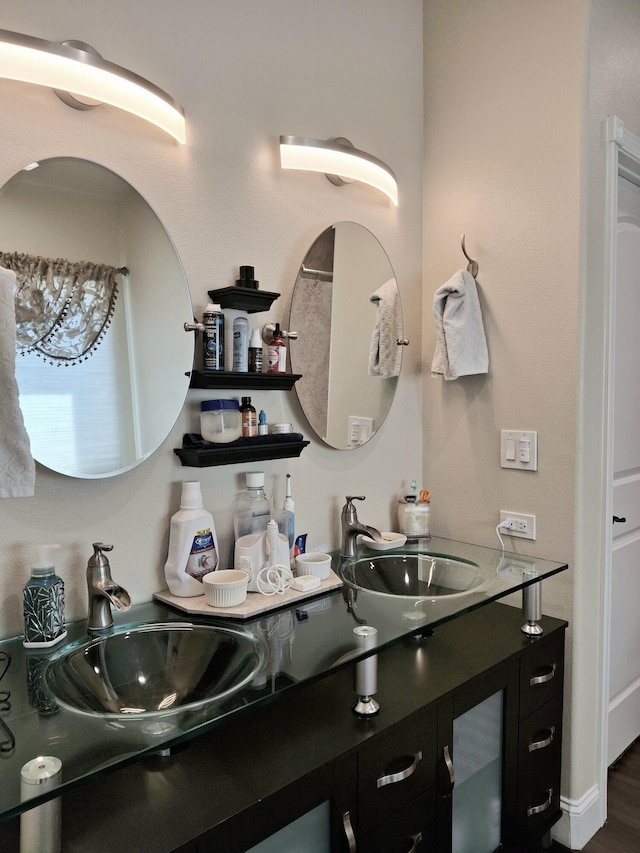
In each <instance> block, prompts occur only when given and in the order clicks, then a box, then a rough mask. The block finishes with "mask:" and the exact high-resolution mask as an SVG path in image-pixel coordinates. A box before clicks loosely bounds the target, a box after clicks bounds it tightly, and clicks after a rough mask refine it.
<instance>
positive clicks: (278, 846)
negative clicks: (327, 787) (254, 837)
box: [247, 801, 331, 853]
mask: <svg viewBox="0 0 640 853" xmlns="http://www.w3.org/2000/svg"><path fill="white" fill-rule="evenodd" d="M330 819H331V816H330V808H329V802H328V801H327V802H325V803H320V805H319V806H317V808H315V809H312V810H311V811H310V812H307V813H306V814H303V815H302V817H299V818H298V820H294V821H293V823H290V824H288V826H285V827H283V828H282V829H281V830H280V831H279V832H275V833H274V834H273V835H271V836H270V837H269V838H265V840H264V841H261V842H260V843H259V844H256V845H255V847H252V848H251V849H250V850H248V851H247V853H283V852H284V851H285V850H291V851H293V850H301V851H302V850H304V851H305V853H331V840H330V828H329V821H330Z"/></svg>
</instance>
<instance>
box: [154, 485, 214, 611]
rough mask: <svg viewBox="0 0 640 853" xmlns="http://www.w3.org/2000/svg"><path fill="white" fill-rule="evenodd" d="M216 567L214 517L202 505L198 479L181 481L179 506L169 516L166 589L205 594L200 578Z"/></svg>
mask: <svg viewBox="0 0 640 853" xmlns="http://www.w3.org/2000/svg"><path fill="white" fill-rule="evenodd" d="M217 568H218V541H217V538H216V529H215V526H214V524H213V517H212V515H211V513H210V512H207V510H206V509H205V508H204V506H203V503H202V490H201V488H200V483H199V482H198V481H197V480H194V481H189V482H186V483H183V484H182V496H181V498H180V509H179V510H178V512H176V513H174V515H172V516H171V527H170V530H169V553H168V555H167V562H166V563H165V567H164V574H165V578H166V581H167V586H168V587H169V592H170V593H171V594H172V595H176V596H178V597H179V598H189V597H192V596H196V595H204V587H203V585H202V578H203V577H204V575H206V574H207V573H208V572H213V571H215V570H216V569H217Z"/></svg>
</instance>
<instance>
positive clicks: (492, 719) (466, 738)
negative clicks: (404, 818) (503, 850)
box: [452, 690, 504, 853]
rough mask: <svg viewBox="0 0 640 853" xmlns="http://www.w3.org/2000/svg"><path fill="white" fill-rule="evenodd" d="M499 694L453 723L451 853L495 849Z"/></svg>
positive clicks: (499, 815)
mask: <svg viewBox="0 0 640 853" xmlns="http://www.w3.org/2000/svg"><path fill="white" fill-rule="evenodd" d="M503 694H504V691H502V690H499V691H498V692H497V693H494V694H493V696H490V697H489V698H488V699H485V701H484V702H481V703H480V704H479V705H476V706H475V707H474V708H471V709H470V710H469V711H467V712H466V713H465V714H462V715H461V716H459V717H456V718H455V719H454V721H453V761H454V766H455V786H454V789H453V827H452V828H453V845H452V849H453V850H454V851H455V853H493V851H494V850H496V849H497V848H498V847H499V846H500V842H501V837H500V835H501V833H500V824H501V818H502V763H503V755H502V743H503V724H502V716H503V711H502V709H503V700H504V695H503Z"/></svg>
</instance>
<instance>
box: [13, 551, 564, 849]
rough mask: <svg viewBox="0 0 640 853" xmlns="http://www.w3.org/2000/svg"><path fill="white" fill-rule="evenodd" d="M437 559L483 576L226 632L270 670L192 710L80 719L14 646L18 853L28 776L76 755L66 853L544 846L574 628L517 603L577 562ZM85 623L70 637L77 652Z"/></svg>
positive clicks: (324, 603)
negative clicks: (454, 588)
mask: <svg viewBox="0 0 640 853" xmlns="http://www.w3.org/2000/svg"><path fill="white" fill-rule="evenodd" d="M409 550H410V549H409ZM428 550H429V552H430V553H440V554H448V555H451V554H453V553H455V555H456V557H457V558H458V559H460V560H461V561H462V562H463V563H464V562H466V563H468V564H470V565H473V566H476V567H478V568H479V569H480V571H481V574H482V579H483V580H482V583H479V584H476V585H475V586H474V587H473V589H471V590H470V591H469V592H459V593H456V592H452V593H451V594H449V595H448V596H445V597H443V598H441V599H440V600H437V598H431V599H429V598H426V597H425V598H421V599H420V600H417V599H415V598H413V599H412V598H410V597H408V596H389V595H380V594H378V593H375V592H369V591H367V590H363V589H358V588H355V587H353V586H351V585H349V584H345V586H344V587H343V588H342V589H340V590H337V591H334V592H331V593H329V594H327V595H324V596H322V597H319V598H310V599H308V600H307V601H305V602H302V603H297V604H296V605H295V606H293V607H290V608H288V609H287V608H284V609H280V610H275V611H273V613H271V614H267V615H266V616H264V615H263V616H262V618H260V619H256V620H247V621H245V622H236V621H233V622H232V623H230V622H229V620H226V621H225V620H217V621H218V623H219V624H223V623H224V625H225V626H226V627H229V626H230V625H231V626H232V627H233V628H234V629H237V630H239V631H241V632H247V633H248V634H249V635H251V636H252V637H253V638H254V639H255V640H256V641H257V643H258V645H259V647H260V648H261V649H262V651H263V654H262V656H261V659H260V666H259V669H258V670H257V671H256V674H255V677H253V678H252V680H251V681H250V683H248V684H244V685H243V686H242V687H241V688H239V689H238V690H237V691H235V692H231V693H229V694H228V695H227V696H225V698H224V699H222V700H219V701H214V702H208V703H202V704H198V705H196V706H193V707H191V708H190V709H185V710H183V711H181V712H180V713H175V714H167V715H149V716H144V715H143V716H141V717H138V718H134V717H133V716H129V717H128V718H127V717H126V715H125V714H96V713H88V712H86V711H85V712H78V711H76V710H72V709H71V708H70V707H68V706H67V702H66V701H62V702H60V701H57V699H56V697H54V696H53V695H52V694H51V690H50V687H47V684H48V682H47V676H46V669H47V666H48V665H49V664H48V663H47V662H46V661H43V660H42V657H41V656H36V657H37V660H36V659H35V658H34V657H33V656H30V655H29V654H28V653H26V652H23V651H22V647H21V644H20V642H19V640H13V641H7V642H5V643H2V644H0V648H3V649H6V650H9V651H10V652H11V655H12V662H11V666H10V667H9V670H8V672H7V673H6V675H5V677H4V679H3V682H2V688H3V689H5V688H6V689H8V690H10V691H11V709H10V711H9V712H8V713H7V712H5V713H3V715H2V719H3V721H4V722H5V724H6V725H7V726H9V727H10V728H11V731H12V733H13V737H14V739H15V746H14V748H13V751H9V752H5V753H4V754H3V755H2V758H3V759H4V760H3V761H2V762H1V763H0V777H1V781H2V785H0V807H1V809H2V814H3V817H4V822H2V823H0V839H1V841H2V844H1V847H2V850H3V851H13V850H16V851H17V850H18V849H19V847H18V845H19V842H18V830H19V814H20V812H21V811H23V810H24V809H25V804H21V803H20V786H19V776H20V768H21V767H22V765H23V764H24V763H25V762H26V761H28V760H29V759H31V758H33V757H34V755H37V754H51V755H56V756H58V757H59V758H60V759H61V760H62V762H63V783H62V787H61V788H60V789H57V791H56V792H54V793H59V794H60V795H62V815H63V850H64V851H65V853H75V851H78V853H79V851H83V853H84V851H87V850H96V851H99V850H109V851H110V853H117V851H127V853H129V851H131V850H132V849H135V850H136V853H142V851H149V853H161V851H180V853H203V851H214V850H215V851H217V850H220V851H225V853H233V851H238V853H240V851H246V850H249V849H251V848H252V847H253V846H254V845H260V844H261V842H264V840H265V839H271V840H270V841H266V842H264V846H258V848H257V850H259V851H262V850H264V851H267V850H279V851H285V850H302V849H304V850H305V852H306V853H307V852H308V853H313V851H316V850H317V851H321V850H332V851H348V853H352V851H358V852H359V853H361V852H362V851H376V853H383V851H396V850H402V851H409V850H415V851H427V850H428V851H439V853H440V852H441V851H442V852H443V853H451V851H455V853H462V851H466V850H469V851H473V853H481V851H484V850H486V851H493V850H495V849H496V848H497V847H498V846H499V845H502V847H501V849H503V850H504V851H506V853H509V851H510V853H524V851H537V850H538V849H540V846H541V845H542V844H543V842H544V841H545V839H546V838H547V837H548V832H549V830H550V828H551V827H552V826H553V824H554V823H555V822H556V820H557V819H558V818H559V816H560V806H559V803H560V790H559V785H560V760H561V744H562V687H563V660H564V633H565V629H566V623H565V622H564V621H561V620H558V619H554V618H551V617H545V616H543V617H541V618H540V620H539V621H538V623H537V626H538V629H539V630H540V631H541V632H542V633H539V634H537V635H534V636H530V635H527V634H525V633H523V632H522V630H521V628H522V627H523V623H524V618H523V614H522V611H521V610H520V609H519V608H518V607H512V606H507V605H504V604H500V603H498V599H500V598H502V597H504V596H506V595H508V594H509V593H511V592H514V591H516V590H520V589H522V588H523V587H524V586H530V585H531V584H534V583H540V582H541V581H542V580H543V579H544V578H546V577H549V576H551V575H553V574H556V573H558V572H561V571H563V570H565V569H566V568H567V566H566V565H563V564H560V563H551V562H549V561H544V560H537V559H536V560H533V559H531V558H524V557H521V556H517V557H516V556H515V555H509V554H506V555H502V554H500V553H499V552H497V551H493V550H492V549H487V548H479V547H478V546H471V545H464V544H463V543H452V542H446V541H445V540H432V541H431V543H429V548H428ZM363 556H366V555H363ZM335 559H336V563H335V564H334V566H335V568H339V562H340V559H339V558H338V557H336V558H335ZM523 573H524V574H523ZM525 578H526V579H525ZM167 621H168V622H171V623H173V622H175V623H180V622H184V621H185V620H184V614H179V613H176V612H172V611H171V610H169V609H168V608H166V607H163V606H160V605H159V604H148V605H140V606H137V607H135V608H133V609H132V611H130V612H129V613H126V614H120V615H119V618H118V619H117V623H118V624H119V625H120V626H122V625H127V624H129V625H130V624H132V623H141V622H142V623H144V622H153V623H156V622H167ZM210 623H211V620H209V621H208V624H210ZM118 624H117V626H116V633H118V632H120V631H121V628H120V627H118ZM364 624H366V625H369V626H375V627H376V629H377V640H376V644H375V646H373V647H371V648H368V649H364V648H362V647H360V646H359V645H358V642H357V641H355V640H354V636H356V635H354V629H357V628H358V626H362V625H364ZM83 630H84V626H83V625H74V626H70V637H71V642H72V643H73V642H75V643H80V642H82V640H83ZM85 639H86V638H85ZM173 651H174V653H178V654H179V649H178V651H177V652H176V650H175V649H174V650H173ZM59 655H60V653H59V652H58V653H55V652H54V654H53V655H52V657H53V659H54V660H55V658H56V657H57V656H59ZM372 655H375V658H374V659H375V660H377V679H376V692H375V699H376V700H377V702H378V703H379V705H380V710H379V713H377V714H374V715H371V716H363V717H360V716H357V715H356V714H354V713H353V711H352V706H353V704H354V702H355V700H356V694H355V692H354V671H355V670H356V669H357V667H359V666H362V662H363V660H364V661H367V660H368V661H369V664H367V665H370V663H371V660H372V658H371V656H372ZM187 668H188V661H185V671H186V669H187ZM113 672H115V670H112V673H113ZM43 673H45V674H44V675H43ZM116 687H117V686H116ZM177 689H179V687H177ZM46 796H51V795H50V794H49V795H45V796H44V797H41V798H40V799H39V800H33V801H31V802H32V803H33V804H34V805H37V804H38V803H40V802H41V801H43V800H45V799H46ZM277 833H282V835H275V837H273V838H272V836H274V834H277ZM469 839H471V841H469ZM469 844H471V846H468V845H469Z"/></svg>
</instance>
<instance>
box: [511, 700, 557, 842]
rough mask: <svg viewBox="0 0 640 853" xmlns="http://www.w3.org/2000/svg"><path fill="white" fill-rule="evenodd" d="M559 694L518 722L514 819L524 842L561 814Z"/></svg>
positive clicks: (539, 832)
mask: <svg viewBox="0 0 640 853" xmlns="http://www.w3.org/2000/svg"><path fill="white" fill-rule="evenodd" d="M561 746H562V694H561V693H560V694H558V695H557V696H555V697H554V698H553V699H551V700H550V701H549V702H547V703H546V705H543V706H542V708H539V709H538V710H537V711H535V712H534V713H533V714H531V715H530V716H529V717H527V719H526V720H522V721H521V723H520V737H519V757H518V801H517V802H518V805H517V822H518V828H519V835H520V838H521V840H522V842H523V844H524V843H525V841H526V840H527V839H531V841H532V843H533V841H534V840H535V839H539V838H540V835H541V834H543V833H544V832H546V831H547V830H548V829H549V828H550V827H551V826H553V824H554V823H555V822H556V821H557V820H558V818H559V817H560V774H561V766H562V756H561Z"/></svg>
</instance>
